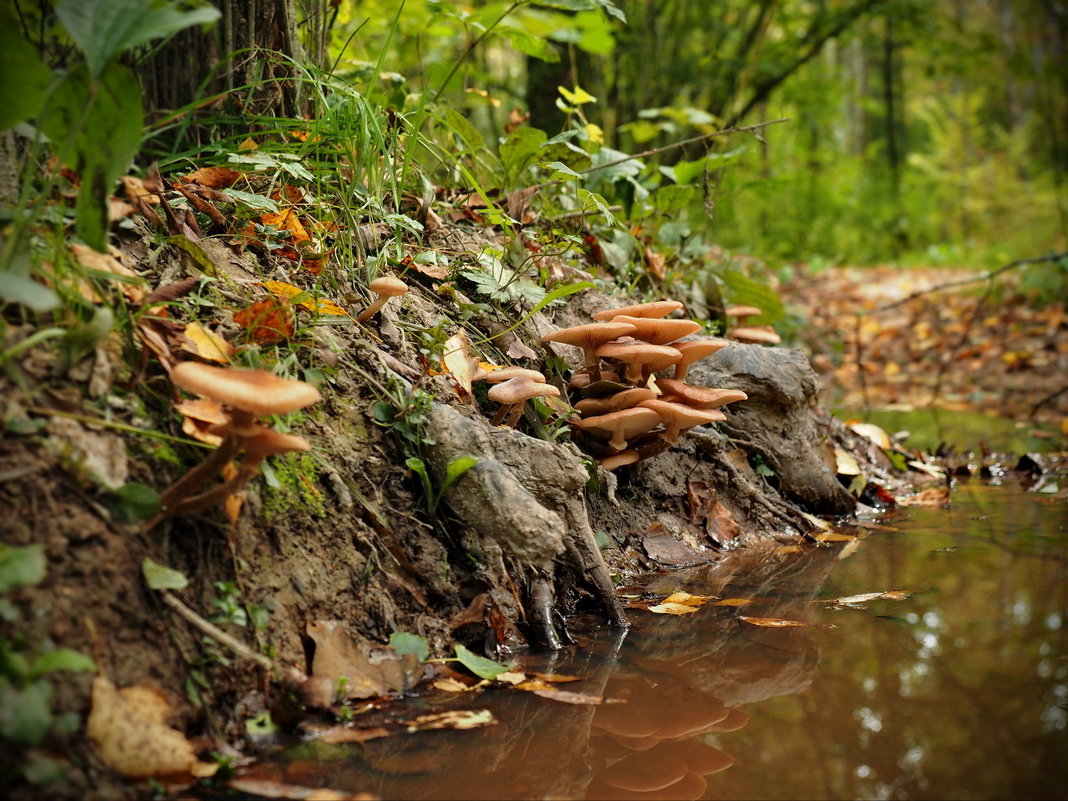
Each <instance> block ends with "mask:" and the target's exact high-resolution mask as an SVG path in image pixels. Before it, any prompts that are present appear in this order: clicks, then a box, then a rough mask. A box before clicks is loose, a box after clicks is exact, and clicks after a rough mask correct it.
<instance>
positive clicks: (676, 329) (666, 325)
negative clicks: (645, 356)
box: [613, 315, 701, 345]
mask: <svg viewBox="0 0 1068 801" xmlns="http://www.w3.org/2000/svg"><path fill="white" fill-rule="evenodd" d="M613 322H617V323H630V324H631V325H633V326H634V329H635V330H634V332H633V336H634V337H636V338H637V339H640V340H643V341H645V342H648V343H649V344H651V345H666V344H667V343H669V342H674V341H675V340H676V339H681V338H682V337H685V336H689V335H690V334H696V333H697V332H698V331H700V330H701V324H700V323H699V322H696V321H695V320H657V319H653V318H649V317H626V316H622V315H620V316H617V317H615V318H614V319H613Z"/></svg>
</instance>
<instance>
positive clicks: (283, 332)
mask: <svg viewBox="0 0 1068 801" xmlns="http://www.w3.org/2000/svg"><path fill="white" fill-rule="evenodd" d="M234 322H235V323H237V324H238V325H240V326H241V327H243V328H245V329H246V330H247V331H248V332H249V336H250V337H251V338H252V341H253V342H256V343H258V344H260V345H274V344H277V343H279V342H285V341H286V340H287V339H289V338H290V337H291V336H293V325H294V321H293V307H292V306H290V305H289V301H288V300H285V299H282V298H268V299H266V300H259V301H256V302H255V303H253V304H252V305H251V306H247V307H246V308H244V309H242V310H241V311H239V312H236V313H235V314H234Z"/></svg>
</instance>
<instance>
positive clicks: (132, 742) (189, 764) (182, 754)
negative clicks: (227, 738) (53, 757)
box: [86, 676, 219, 779]
mask: <svg viewBox="0 0 1068 801" xmlns="http://www.w3.org/2000/svg"><path fill="white" fill-rule="evenodd" d="M170 716H171V708H170V704H168V703H167V700H166V699H165V698H164V697H163V696H162V695H161V694H160V693H159V692H157V691H156V690H153V689H151V688H149V687H143V686H141V685H136V684H135V685H134V686H132V687H126V688H124V689H122V690H119V689H117V688H116V687H115V685H114V684H112V683H111V681H110V680H108V679H107V678H105V677H104V676H97V677H96V678H95V679H93V691H92V709H91V711H90V712H89V720H88V722H87V723H86V732H87V733H88V735H89V739H90V740H92V741H93V743H94V744H95V745H96V747H97V750H98V751H99V752H100V756H101V758H102V759H103V760H104V762H105V763H106V764H107V765H108V767H110V768H111V769H112V770H115V771H117V772H118V773H121V774H122V775H123V776H125V777H126V778H129V779H151V778H157V777H166V776H211V775H212V774H214V773H215V771H216V770H217V769H218V767H219V766H218V765H217V764H214V763H207V762H200V761H199V760H198V759H197V755H196V751H195V750H194V749H193V744H192V743H190V742H189V740H187V739H186V737H185V735H184V734H182V733H181V732H180V731H178V730H177V729H172V728H171V727H170V726H168V725H166V721H167V719H168V718H170Z"/></svg>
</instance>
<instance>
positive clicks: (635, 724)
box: [273, 482, 1068, 799]
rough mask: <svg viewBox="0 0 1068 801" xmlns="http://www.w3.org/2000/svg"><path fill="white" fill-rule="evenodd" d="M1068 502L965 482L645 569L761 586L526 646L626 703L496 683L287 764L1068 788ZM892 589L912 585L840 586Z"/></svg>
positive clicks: (398, 788) (471, 785) (489, 775)
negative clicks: (392, 732) (834, 531)
mask: <svg viewBox="0 0 1068 801" xmlns="http://www.w3.org/2000/svg"><path fill="white" fill-rule="evenodd" d="M1066 512H1068V508H1066V504H1065V501H1064V495H1063V492H1062V493H1060V494H1042V493H1027V492H1025V491H1024V490H1023V489H1022V488H1020V487H1018V486H1015V485H1012V486H1003V487H993V486H988V485H984V484H979V483H977V482H975V483H964V484H961V485H960V486H959V487H958V488H957V490H956V491H955V493H954V495H953V501H952V506H951V508H949V509H948V510H943V509H915V508H913V509H903V510H900V511H898V512H896V513H894V514H893V515H891V516H889V517H888V518H885V519H883V520H881V521H879V522H878V523H876V524H874V525H872V526H869V527H868V528H866V529H863V530H861V531H860V532H859V533H860V535H861V539H860V540H858V541H857V542H856V543H851V544H848V545H845V546H843V545H835V546H832V547H828V546H821V547H818V548H815V547H810V548H806V549H805V550H804V551H803V552H802V553H775V552H774V551H773V550H772V549H770V548H769V549H768V550H767V551H762V552H760V553H749V554H747V555H746V556H745V558H741V557H732V558H728V559H726V560H724V561H723V562H722V563H720V564H717V565H715V566H708V567H703V568H700V569H694V570H690V571H687V572H685V573H677V572H676V573H672V574H663V575H659V576H652V577H649V578H648V579H647V581H646V583H645V584H646V587H645V588H646V589H647V590H649V591H650V592H657V593H659V594H661V595H666V594H667V593H669V592H671V591H673V590H676V589H681V590H685V591H687V592H690V593H693V594H701V595H714V596H717V597H718V598H721V599H722V598H735V599H738V598H740V599H746V600H749V601H751V603H749V604H748V605H745V606H713V605H712V604H711V603H710V604H708V605H706V606H704V607H702V608H701V609H699V611H698V612H696V613H695V614H691V615H686V616H684V617H673V616H667V615H654V614H652V613H648V612H640V611H635V612H634V613H633V615H634V618H635V621H636V626H635V628H634V629H633V630H631V631H630V632H629V633H628V634H627V635H626V636H625V637H622V638H620V637H618V636H611V635H609V634H607V633H604V632H601V633H594V634H591V635H589V636H588V637H586V638H585V640H584V645H585V649H584V650H581V651H575V652H574V653H571V654H565V655H562V656H560V657H557V658H555V659H553V660H548V661H546V660H544V659H543V660H536V659H528V660H525V661H524V663H523V667H524V668H525V669H528V670H531V669H540V670H543V671H555V672H562V673H574V674H579V675H582V676H583V677H584V679H583V680H582V681H581V682H576V683H573V684H569V685H567V689H571V690H575V691H576V692H583V693H587V694H593V695H602V696H604V697H606V698H609V699H613V700H616V701H620V702H621V703H612V704H604V705H601V706H582V705H569V704H562V703H559V702H556V701H552V700H547V699H544V698H541V697H538V696H534V695H531V694H529V693H522V692H517V691H510V690H509V691H506V690H501V691H496V690H495V691H491V692H485V693H482V694H481V695H479V696H478V697H477V698H475V699H471V698H466V699H456V703H463V704H464V705H468V706H471V705H475V706H479V707H486V708H489V709H491V710H493V712H494V714H495V716H496V717H497V719H498V720H499V723H498V724H497V725H495V726H490V727H486V728H482V729H475V730H471V731H463V732H450V731H439V732H423V733H418V734H412V735H402V736H398V737H391V738H385V739H382V740H374V741H370V742H367V743H364V744H362V745H357V746H354V745H345V746H330V745H325V744H323V743H307V744H304V745H302V746H299V747H298V748H296V749H290V750H289V751H287V752H286V753H285V755H284V756H283V757H282V759H281V761H279V762H277V763H275V765H274V768H273V770H274V771H275V773H274V775H275V776H276V777H277V778H279V779H284V780H290V781H294V782H297V783H301V784H305V785H313V786H326V787H332V788H334V789H336V790H343V791H346V792H350V793H356V792H368V793H372V794H375V795H378V796H381V797H382V798H387V799H389V798H427V799H432V798H471V799H474V798H554V799H584V798H591V799H592V798H647V799H653V798H675V799H683V798H684V799H697V798H710V799H711V798H716V799H732V798H739V799H741V798H748V799H794V798H797V799H802V798H809V799H813V798H814V799H839V798H843V799H847V798H900V799H911V798H954V799H958V798H959V799H963V798H1064V797H1065V795H1066V793H1068V789H1066V788H1068V629H1066V626H1065V623H1066V621H1065V618H1066V615H1068V589H1066V582H1065V572H1066V567H1068V514H1066ZM886 590H906V591H908V592H910V593H911V595H909V597H908V598H906V599H904V600H876V601H871V602H868V603H865V604H860V605H852V606H842V605H838V606H836V605H833V604H829V603H827V602H826V601H828V600H830V599H835V598H842V597H844V596H852V595H857V594H860V593H869V592H881V591H886ZM741 615H746V616H749V617H763V618H777V619H789V620H794V621H798V622H802V623H806V624H808V625H806V626H797V627H783V628H767V627H757V626H753V625H750V624H748V623H745V622H743V621H741V620H740V616H741ZM424 703H425V702H424Z"/></svg>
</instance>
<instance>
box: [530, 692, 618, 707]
mask: <svg viewBox="0 0 1068 801" xmlns="http://www.w3.org/2000/svg"><path fill="white" fill-rule="evenodd" d="M531 692H533V693H534V695H539V696H541V697H542V698H549V699H551V700H553V701H559V702H560V703H562V704H575V705H578V706H599V705H600V704H603V703H604V698H602V697H601V696H599V695H586V694H585V693H572V692H568V691H567V690H557V689H556V688H553V687H551V688H549V689H547V690H531Z"/></svg>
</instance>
